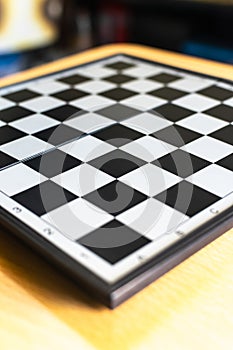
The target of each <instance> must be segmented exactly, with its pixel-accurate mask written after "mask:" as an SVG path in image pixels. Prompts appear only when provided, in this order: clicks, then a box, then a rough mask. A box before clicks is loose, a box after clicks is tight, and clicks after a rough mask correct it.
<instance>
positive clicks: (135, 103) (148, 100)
mask: <svg viewBox="0 0 233 350" xmlns="http://www.w3.org/2000/svg"><path fill="white" fill-rule="evenodd" d="M166 102H167V101H166V100H164V99H162V98H159V97H154V96H149V95H137V96H133V97H129V98H127V99H125V100H123V101H121V103H122V104H123V105H126V106H128V107H133V108H137V109H140V110H142V111H146V110H148V109H152V108H156V107H159V106H161V105H163V104H165V103H166Z"/></svg>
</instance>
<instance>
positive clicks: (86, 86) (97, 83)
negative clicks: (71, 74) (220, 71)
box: [75, 80, 116, 94]
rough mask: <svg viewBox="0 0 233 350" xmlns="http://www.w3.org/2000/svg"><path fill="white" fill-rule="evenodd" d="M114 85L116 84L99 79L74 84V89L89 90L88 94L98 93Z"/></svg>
mask: <svg viewBox="0 0 233 350" xmlns="http://www.w3.org/2000/svg"><path fill="white" fill-rule="evenodd" d="M115 87H116V84H113V83H109V82H107V81H101V80H94V81H87V82H85V83H82V84H77V85H76V86H75V88H76V89H78V90H83V91H85V92H89V93H90V94H100V93H101V92H104V91H106V90H111V89H114V88H115Z"/></svg>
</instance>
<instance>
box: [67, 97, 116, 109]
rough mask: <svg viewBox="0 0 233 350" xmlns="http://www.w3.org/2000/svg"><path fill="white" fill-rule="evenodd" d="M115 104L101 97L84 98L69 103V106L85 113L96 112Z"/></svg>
mask: <svg viewBox="0 0 233 350" xmlns="http://www.w3.org/2000/svg"><path fill="white" fill-rule="evenodd" d="M115 103H116V102H115V101H113V100H110V99H109V98H107V97H103V96H95V95H92V96H86V97H83V98H79V99H77V100H74V101H72V102H70V105H71V106H74V107H78V108H81V109H84V110H86V111H91V112H92V111H93V112H94V111H96V110H97V109H102V108H105V107H108V106H111V105H113V104H115Z"/></svg>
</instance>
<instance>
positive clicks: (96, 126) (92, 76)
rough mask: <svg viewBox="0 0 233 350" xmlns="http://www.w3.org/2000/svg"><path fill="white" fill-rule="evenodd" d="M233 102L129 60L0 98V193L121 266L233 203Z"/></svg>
mask: <svg viewBox="0 0 233 350" xmlns="http://www.w3.org/2000/svg"><path fill="white" fill-rule="evenodd" d="M232 101H233V88H232V86H231V85H230V84H225V85H223V84H222V83H219V82H217V81H215V80H211V79H206V78H202V77H197V76H193V75H190V74H186V73H184V72H178V71H176V70H175V69H168V68H165V67H162V66H159V65H155V64H150V63H144V62H140V61H138V60H136V59H131V58H127V57H124V56H122V57H115V58H110V59H107V60H105V61H103V62H99V63H96V64H92V65H87V66H86V67H84V68H77V69H73V70H71V71H66V72H63V73H59V74H57V75H54V76H53V77H49V78H43V79H40V80H39V81H33V82H29V83H27V84H26V87H25V86H24V87H23V88H22V87H20V86H19V87H17V86H16V87H13V88H12V89H10V91H9V89H7V91H4V90H3V92H2V93H1V97H0V168H1V171H0V190H1V191H3V192H4V193H5V194H7V195H8V196H10V197H12V198H13V199H14V200H15V201H16V202H18V203H20V204H21V205H23V206H25V207H26V208H27V209H29V210H30V211H32V212H33V213H35V214H36V215H38V216H40V217H41V218H42V219H43V220H45V221H46V222H49V223H51V224H52V225H54V226H55V227H57V228H58V229H59V230H60V231H61V232H62V233H63V234H64V235H65V236H67V237H68V238H69V239H71V240H73V241H76V242H77V243H78V244H81V245H82V246H83V247H86V249H87V251H91V252H92V253H94V254H96V255H97V256H99V257H100V258H101V259H104V260H105V261H106V262H108V263H109V264H112V265H114V264H116V263H118V262H120V261H121V260H122V259H124V258H126V257H128V256H130V255H131V254H133V253H134V252H140V249H141V248H142V247H144V246H146V245H147V244H149V243H150V242H151V241H154V240H156V239H158V237H161V236H162V235H166V234H168V233H169V232H171V231H172V230H174V228H176V227H177V226H178V225H179V224H180V223H182V222H184V221H185V220H188V219H189V218H191V217H193V216H194V215H196V214H198V213H200V212H201V211H202V210H203V209H205V208H207V207H208V206H210V205H212V204H213V203H216V202H217V201H218V200H219V199H221V198H223V197H224V196H226V195H227V194H229V193H230V192H232V190H233V186H232V184H233V165H232V164H233V137H232V135H233V108H232V107H233V103H232Z"/></svg>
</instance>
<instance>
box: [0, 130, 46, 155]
mask: <svg viewBox="0 0 233 350" xmlns="http://www.w3.org/2000/svg"><path fill="white" fill-rule="evenodd" d="M51 147H52V146H51V145H50V144H49V143H47V142H44V141H42V140H39V139H37V138H36V137H34V136H31V135H29V136H25V137H22V138H20V139H18V140H15V141H12V142H8V143H6V144H5V145H4V146H2V147H0V150H1V151H3V152H5V153H7V154H9V155H10V156H12V157H14V158H16V159H18V160H23V159H25V158H29V157H31V156H34V155H36V154H38V153H42V152H44V151H46V150H48V149H50V148H51Z"/></svg>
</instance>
